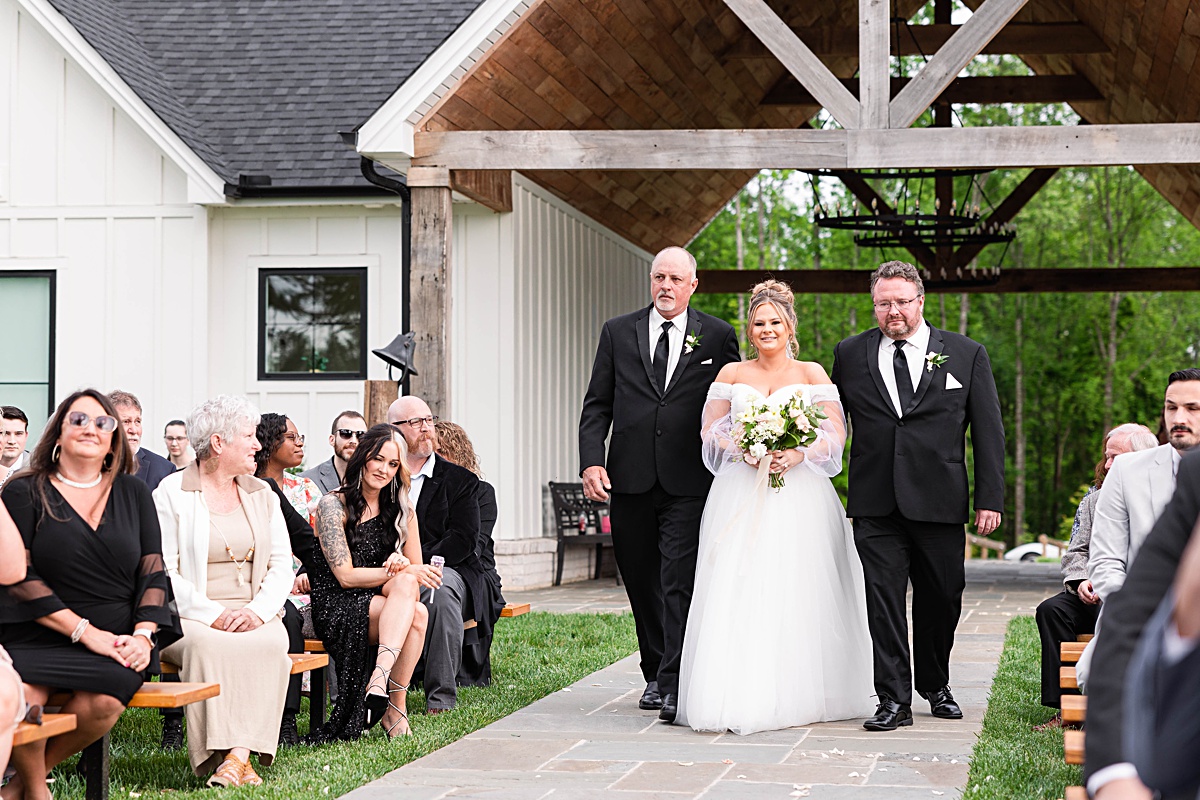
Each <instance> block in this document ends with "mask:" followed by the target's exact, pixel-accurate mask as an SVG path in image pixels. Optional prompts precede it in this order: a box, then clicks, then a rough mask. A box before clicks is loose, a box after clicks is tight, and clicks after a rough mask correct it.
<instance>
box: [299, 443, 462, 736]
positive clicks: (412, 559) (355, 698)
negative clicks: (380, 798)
mask: <svg viewBox="0 0 1200 800" xmlns="http://www.w3.org/2000/svg"><path fill="white" fill-rule="evenodd" d="M404 456H405V448H404V439H403V438H402V437H401V436H400V435H399V434H398V433H397V432H396V430H395V429H394V428H393V427H391V426H390V425H376V426H375V427H374V428H371V429H370V430H369V431H367V433H366V434H365V435H364V436H363V437H362V439H360V440H359V443H358V449H356V450H355V451H354V455H353V456H351V457H350V462H349V463H348V464H347V465H346V479H345V482H344V483H343V485H342V488H341V489H338V490H336V491H333V492H330V493H329V494H327V495H325V496H324V497H322V498H321V503H320V506H319V507H318V512H317V518H318V519H317V535H318V537H319V539H320V542H321V546H320V548H319V549H318V550H317V552H316V554H315V557H314V559H313V561H314V564H313V570H312V573H311V575H312V598H313V604H312V608H313V624H314V625H315V627H316V629H317V635H319V636H320V637H321V639H322V640H323V641H324V642H325V649H326V650H328V651H329V654H330V655H331V656H333V660H334V661H335V662H336V664H337V672H338V680H339V684H340V686H339V690H340V691H339V694H338V699H337V701H336V702H335V704H334V707H333V711H332V713H331V714H330V716H329V722H327V723H326V724H325V726H324V727H323V728H322V729H321V730H320V731H318V732H314V733H313V734H312V736H311V737H310V739H311V740H312V741H313V742H324V741H332V740H335V739H356V738H358V736H359V735H361V733H362V731H363V730H364V728H370V727H372V726H373V725H375V724H376V723H382V724H383V727H384V730H385V731H386V733H387V736H388V738H394V737H396V736H407V735H409V733H410V732H411V730H410V727H409V723H408V709H407V690H408V684H409V681H411V680H412V674H413V669H414V668H415V667H416V664H417V660H418V659H419V658H420V657H421V648H422V645H423V644H424V642H425V623H426V610H425V606H424V605H422V604H421V603H420V601H419V596H418V589H419V587H422V586H425V587H429V588H431V589H432V588H437V587H438V586H439V585H440V581H439V574H438V570H437V569H435V568H433V567H429V566H426V565H424V564H422V563H421V539H420V536H419V535H418V533H417V523H416V515H415V514H414V512H413V508H412V504H411V503H410V502H409V476H408V470H407V468H406V467H405V461H404ZM460 627H461V623H460Z"/></svg>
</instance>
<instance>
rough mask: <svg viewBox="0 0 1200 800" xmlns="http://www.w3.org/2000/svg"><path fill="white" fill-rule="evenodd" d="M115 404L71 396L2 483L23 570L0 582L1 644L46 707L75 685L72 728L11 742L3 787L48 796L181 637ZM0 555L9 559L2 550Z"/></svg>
mask: <svg viewBox="0 0 1200 800" xmlns="http://www.w3.org/2000/svg"><path fill="white" fill-rule="evenodd" d="M136 469H137V462H136V461H135V460H134V459H133V453H132V451H131V450H130V448H129V444H128V442H126V440H125V433H124V431H123V430H122V429H121V428H120V427H119V426H118V424H117V419H116V416H115V409H114V408H113V406H112V404H111V403H110V402H109V400H108V398H107V397H105V396H104V395H103V394H101V393H100V392H98V391H96V390H95V389H84V390H81V391H78V392H75V393H73V394H71V395H70V396H69V397H67V399H65V400H64V401H63V402H62V403H61V404H60V405H59V406H58V409H57V410H56V411H55V412H54V415H53V416H52V417H51V418H50V421H49V422H48V423H47V425H46V432H45V433H44V434H43V436H42V439H41V441H40V442H38V445H37V447H36V448H34V451H33V456H32V458H31V459H30V462H29V470H28V471H27V472H25V473H24V474H23V475H20V476H18V477H15V478H13V479H12V480H10V481H9V482H8V484H7V485H5V487H4V494H3V499H4V505H5V507H6V508H7V509H8V512H9V514H11V515H12V519H13V522H14V523H15V524H16V527H17V530H18V531H20V534H21V538H22V540H23V543H24V546H25V555H26V564H27V568H26V575H25V578H24V580H21V581H19V582H18V583H16V584H14V585H10V586H4V587H3V588H0V623H2V625H0V644H2V645H3V646H4V648H5V650H7V651H8V654H9V656H10V657H11V658H12V661H13V665H14V666H15V667H16V669H17V672H18V673H20V675H21V678H22V680H23V681H24V682H25V700H26V702H28V703H30V704H34V705H45V703H46V701H47V699H48V698H49V696H50V695H51V694H52V693H54V692H56V691H70V692H72V694H71V698H70V699H69V700H67V702H66V703H65V704H64V705H63V707H62V710H63V713H66V714H74V715H75V717H76V727H75V730H73V731H70V732H67V733H63V734H60V735H58V736H54V737H51V738H50V739H49V740H48V741H44V742H36V743H32V744H28V745H23V746H21V747H17V748H14V750H13V754H12V763H13V766H14V767H15V768H16V773H17V774H16V777H15V778H14V779H13V780H12V782H11V783H9V785H8V786H6V787H5V788H4V793H3V796H4V797H5V798H9V797H14V798H15V797H23V798H26V800H35V798H49V797H50V794H49V792H48V791H47V787H46V775H47V774H48V773H49V771H50V769H52V768H53V767H54V766H56V765H57V764H59V763H61V762H62V761H63V760H64V759H66V758H68V757H69V756H71V755H73V754H75V753H78V752H79V751H80V750H82V749H83V748H84V747H86V746H88V745H89V744H91V743H92V742H94V741H96V740H97V739H99V738H100V737H101V736H103V735H104V734H106V733H108V730H109V729H110V728H111V727H112V726H113V723H115V722H116V721H117V718H118V717H119V716H120V715H121V712H122V711H124V710H125V706H126V705H128V704H129V701H130V700H131V699H132V698H133V695H134V693H136V692H137V690H138V689H140V688H141V686H142V680H143V674H144V672H145V671H146V670H147V669H148V668H151V667H156V662H154V661H153V651H154V640H155V635H156V634H157V635H158V636H159V639H160V644H162V643H170V642H171V641H174V639H175V638H177V637H178V633H179V630H178V620H177V619H176V618H175V616H174V614H173V612H172V609H171V594H170V586H169V584H168V582H167V575H166V572H165V571H164V569H163V562H164V559H163V555H162V549H161V538H160V536H159V526H158V520H157V519H156V518H155V514H154V504H153V501H152V500H151V499H150V491H149V490H148V489H147V488H146V486H145V484H144V483H142V482H141V481H139V480H137V479H136V478H134V477H133V472H134V471H135V470H136ZM6 560H7V559H6Z"/></svg>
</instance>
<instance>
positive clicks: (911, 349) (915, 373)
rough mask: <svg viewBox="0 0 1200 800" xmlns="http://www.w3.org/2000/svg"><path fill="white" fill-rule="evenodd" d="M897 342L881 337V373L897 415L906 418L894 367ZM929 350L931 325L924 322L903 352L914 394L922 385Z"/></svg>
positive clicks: (909, 338)
mask: <svg viewBox="0 0 1200 800" xmlns="http://www.w3.org/2000/svg"><path fill="white" fill-rule="evenodd" d="M895 341H896V340H895V339H889V338H888V337H887V336H886V335H885V336H882V337H880V339H879V373H880V374H881V375H882V376H883V385H884V386H886V387H887V392H888V397H890V398H891V399H892V407H893V408H895V409H896V413H897V414H899V415H900V416H904V409H902V408H900V395H899V393H898V392H897V390H896V370H895V369H894V368H893V367H892V359H893V358H894V357H895V353H896V345H895ZM928 350H929V323H927V322H924V321H922V322H921V327H919V328H917V329H916V330H915V331H913V335H912V336H910V337H908V340H907V341H906V342H905V343H904V349H903V350H901V352H902V353H904V358H905V360H906V361H908V374H909V376H910V377H911V378H912V385H913V393H914V394H915V393H916V391H917V385H918V384H920V383H921V370H922V369H923V368H924V366H925V354H926V352H927V351H928Z"/></svg>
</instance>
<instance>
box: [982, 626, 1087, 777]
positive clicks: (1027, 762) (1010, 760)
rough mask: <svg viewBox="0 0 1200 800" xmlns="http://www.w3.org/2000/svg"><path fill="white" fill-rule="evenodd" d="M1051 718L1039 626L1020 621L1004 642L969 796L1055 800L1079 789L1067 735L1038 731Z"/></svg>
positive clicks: (1076, 771)
mask: <svg viewBox="0 0 1200 800" xmlns="http://www.w3.org/2000/svg"><path fill="white" fill-rule="evenodd" d="M1051 716H1053V711H1052V710H1051V709H1048V708H1046V707H1045V706H1043V705H1042V704H1041V644H1040V642H1039V639H1038V631H1037V623H1036V622H1034V619H1033V617H1017V618H1016V619H1014V620H1013V621H1012V622H1010V623H1009V625H1008V632H1007V634H1006V636H1005V638H1004V652H1003V653H1002V654H1001V656H1000V666H999V667H998V668H997V670H996V679H995V681H994V682H993V683H992V693H991V696H990V697H989V698H988V707H987V713H986V714H985V715H984V717H983V730H982V731H981V732H980V734H979V741H978V742H976V743H975V751H974V754H973V755H972V756H971V773H970V777H969V778H968V780H967V788H966V791H965V792H964V793H963V797H964V798H967V800H981V799H982V798H989V800H990V798H995V799H996V800H1012V798H1018V797H1019V798H1028V800H1034V798H1044V799H1045V800H1054V799H1055V798H1060V797H1062V796H1063V790H1064V789H1065V787H1067V786H1071V785H1078V784H1079V783H1080V782H1081V781H1082V779H1083V772H1082V770H1081V769H1080V768H1079V767H1075V766H1071V765H1069V764H1067V763H1066V762H1064V761H1063V735H1062V731H1061V730H1058V729H1055V730H1049V731H1042V732H1040V733H1035V732H1034V731H1033V726H1034V725H1038V724H1040V723H1043V722H1045V721H1046V720H1048V719H1050V717H1051Z"/></svg>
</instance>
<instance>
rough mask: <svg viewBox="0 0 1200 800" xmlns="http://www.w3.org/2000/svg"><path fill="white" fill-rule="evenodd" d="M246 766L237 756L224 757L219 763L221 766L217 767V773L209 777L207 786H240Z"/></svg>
mask: <svg viewBox="0 0 1200 800" xmlns="http://www.w3.org/2000/svg"><path fill="white" fill-rule="evenodd" d="M247 766H249V764H248V763H247V762H245V761H242V760H241V759H240V758H238V757H237V756H235V755H232V754H229V755H226V756H225V760H224V761H222V762H221V766H219V767H217V771H216V772H214V773H213V774H212V776H210V777H209V779H208V785H209V786H210V787H212V788H223V787H226V786H241V785H242V774H243V773H244V772H245V771H246V767H247ZM256 777H257V776H256Z"/></svg>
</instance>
